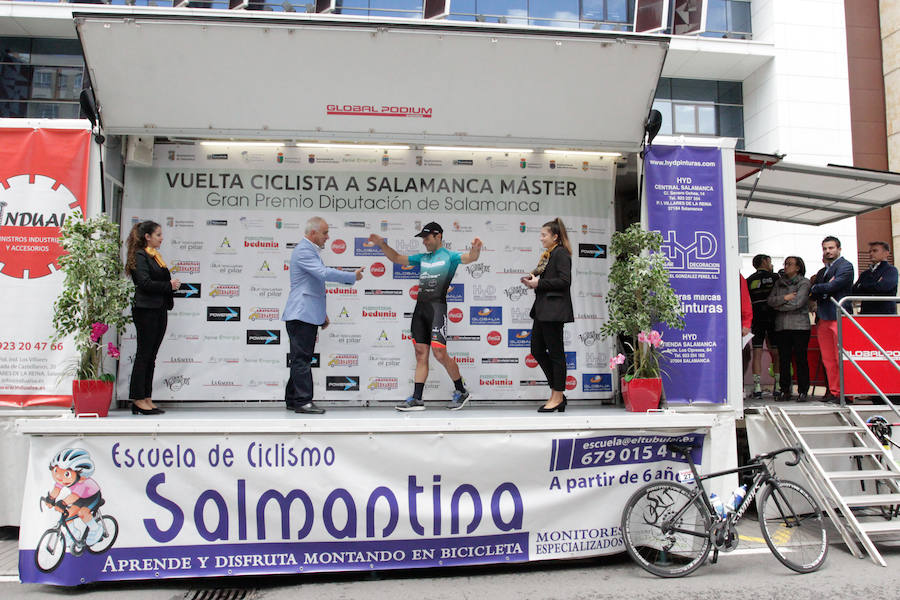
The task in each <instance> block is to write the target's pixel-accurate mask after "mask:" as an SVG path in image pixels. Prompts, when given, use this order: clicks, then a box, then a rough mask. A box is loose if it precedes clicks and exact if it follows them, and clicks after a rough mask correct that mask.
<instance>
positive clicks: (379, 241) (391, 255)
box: [369, 233, 409, 265]
mask: <svg viewBox="0 0 900 600" xmlns="http://www.w3.org/2000/svg"><path fill="white" fill-rule="evenodd" d="M369 241H370V242H374V243H375V245H376V246H378V247H379V248H381V251H382V252H384V256H385V258H387V259H388V260H389V261H391V262H392V263H394V264H398V265H408V264H409V257H408V256H407V255H405V254H400V253H399V252H397V251H396V250H394V249H393V248H391V247H390V246H388V245H387V242H385V241H384V238H383V237H381V236H380V235H378V234H377V233H373V234H371V235H370V236H369Z"/></svg>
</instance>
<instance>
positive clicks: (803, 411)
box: [779, 406, 847, 416]
mask: <svg viewBox="0 0 900 600" xmlns="http://www.w3.org/2000/svg"><path fill="white" fill-rule="evenodd" d="M779 408H781V407H779ZM781 410H782V411H784V413H785V414H788V415H801V416H802V415H834V414H839V413H843V412H847V409H846V408H840V407H835V406H831V407H829V406H797V407H784V408H781Z"/></svg>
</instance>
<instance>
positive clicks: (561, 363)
mask: <svg viewBox="0 0 900 600" xmlns="http://www.w3.org/2000/svg"><path fill="white" fill-rule="evenodd" d="M540 241H541V246H542V248H543V252H542V253H541V256H540V258H539V259H538V264H537V266H536V267H535V268H534V269H533V270H532V271H531V273H529V274H528V275H526V276H525V277H523V278H522V283H523V284H525V285H526V286H527V287H529V288H531V289H533V290H534V306H532V307H531V318H532V319H534V325H533V326H532V329H531V355H532V356H534V359H535V360H536V361H537V363H538V365H540V367H541V370H542V371H543V372H544V375H545V376H546V377H547V383H548V385H549V386H550V398H549V399H548V400H547V402H546V403H545V404H544V406H542V407H540V408H539V409H538V412H555V411H559V412H564V411H565V410H566V402H567V399H566V397H565V395H563V392H564V391H565V389H566V353H565V350H564V348H563V324H565V323H571V322H573V321H574V320H575V313H574V311H573V310H572V295H571V293H570V290H571V287H572V245H571V244H570V243H569V236H568V234H567V233H566V227H565V225H563V222H562V220H560V219H559V218H556V219H554V220H552V221H548V222H547V223H544V225H543V226H542V227H541V237H540Z"/></svg>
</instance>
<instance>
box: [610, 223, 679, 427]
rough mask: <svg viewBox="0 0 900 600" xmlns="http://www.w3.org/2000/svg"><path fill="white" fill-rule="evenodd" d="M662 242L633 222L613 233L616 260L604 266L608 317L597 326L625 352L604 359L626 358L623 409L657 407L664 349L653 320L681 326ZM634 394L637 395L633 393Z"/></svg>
mask: <svg viewBox="0 0 900 600" xmlns="http://www.w3.org/2000/svg"><path fill="white" fill-rule="evenodd" d="M662 241H663V240H662V235H660V234H659V233H658V232H655V231H645V230H644V229H642V228H641V226H640V225H639V224H637V223H635V224H633V225H631V226H630V227H628V228H627V229H626V230H625V231H620V232H616V233H615V234H613V236H612V240H611V243H610V249H611V251H612V254H613V256H615V257H616V262H615V263H614V264H613V266H612V268H611V269H610V271H609V288H610V289H609V293H608V294H607V296H606V304H607V307H608V309H609V311H608V312H609V318H608V320H607V322H606V323H605V324H604V325H603V327H602V328H601V331H602V333H603V335H604V337H609V336H617V337H619V338H621V339H622V342H623V344H624V346H625V349H626V353H627V354H628V356H627V357H626V356H625V355H623V354H621V353H620V354H618V355H617V356H614V357H612V358H611V359H610V369H613V370H615V369H617V368H618V366H619V365H621V364H623V363H624V362H625V361H626V358H627V360H628V363H629V364H628V368H627V370H626V372H625V375H624V376H623V377H622V395H623V397H624V399H625V407H626V408H627V409H628V410H647V408H656V407H658V406H659V398H660V395H661V393H662V369H661V367H660V360H661V358H662V355H663V354H664V353H665V350H664V348H663V345H664V344H663V340H662V334H660V333H659V332H658V331H656V330H655V329H653V325H654V324H655V323H662V324H665V325H666V326H668V327H671V328H673V329H683V328H684V313H683V311H682V308H681V302H680V301H679V299H678V297H677V296H676V295H675V291H674V290H673V289H672V286H671V284H670V283H669V269H668V267H667V265H666V257H665V256H664V255H663V254H662V253H661V252H659V249H660V247H661V246H662ZM635 394H638V395H639V397H638V398H635Z"/></svg>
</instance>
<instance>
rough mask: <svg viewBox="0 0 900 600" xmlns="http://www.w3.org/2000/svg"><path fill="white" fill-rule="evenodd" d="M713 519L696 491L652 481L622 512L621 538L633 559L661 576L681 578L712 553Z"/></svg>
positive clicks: (674, 484) (680, 485) (634, 496)
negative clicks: (711, 528)
mask: <svg viewBox="0 0 900 600" xmlns="http://www.w3.org/2000/svg"><path fill="white" fill-rule="evenodd" d="M711 523H712V518H711V516H710V514H709V511H708V510H707V508H706V505H704V504H703V501H702V500H701V499H700V497H699V496H695V491H694V490H692V489H690V488H688V487H687V486H685V485H682V484H680V483H674V482H671V481H661V482H657V483H650V484H648V485H645V486H644V487H642V488H641V489H639V490H638V491H636V492H635V493H634V494H633V495H632V496H631V498H629V499H628V502H627V503H626V504H625V510H624V511H622V537H623V538H624V540H625V548H626V549H627V550H628V554H630V555H631V558H633V559H634V561H635V562H636V563H637V564H639V565H640V566H641V567H643V568H644V569H645V570H646V571H649V572H650V573H653V574H654V575H658V576H660V577H682V576H684V575H687V574H688V573H691V572H693V571H694V570H696V569H697V568H698V567H699V566H700V565H702V564H703V563H704V561H706V557H707V555H708V554H709V549H710V541H709V529H710V525H711Z"/></svg>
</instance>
